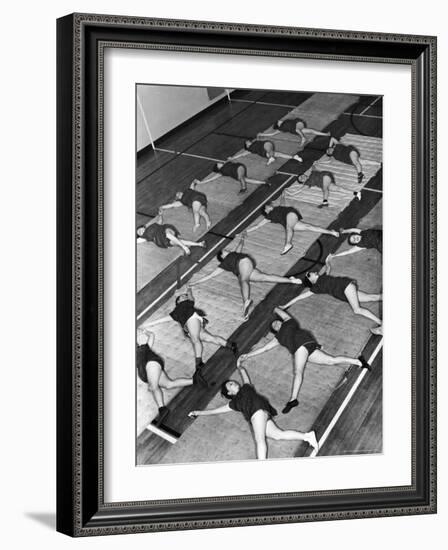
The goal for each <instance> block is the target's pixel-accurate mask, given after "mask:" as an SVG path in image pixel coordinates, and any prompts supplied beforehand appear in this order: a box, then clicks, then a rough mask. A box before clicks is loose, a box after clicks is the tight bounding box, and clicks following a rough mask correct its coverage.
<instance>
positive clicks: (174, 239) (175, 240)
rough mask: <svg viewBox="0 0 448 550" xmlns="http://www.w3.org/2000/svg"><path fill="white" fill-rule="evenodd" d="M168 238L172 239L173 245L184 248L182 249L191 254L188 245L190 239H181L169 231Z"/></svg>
mask: <svg viewBox="0 0 448 550" xmlns="http://www.w3.org/2000/svg"><path fill="white" fill-rule="evenodd" d="M166 238H167V239H168V240H169V241H170V243H171V244H172V245H175V246H178V247H179V248H182V250H183V251H184V252H185V254H186V255H187V256H188V255H189V254H190V249H189V248H188V246H187V243H188V242H189V241H184V240H182V239H179V238H177V237H176V235H174V234H173V233H167V235H166Z"/></svg>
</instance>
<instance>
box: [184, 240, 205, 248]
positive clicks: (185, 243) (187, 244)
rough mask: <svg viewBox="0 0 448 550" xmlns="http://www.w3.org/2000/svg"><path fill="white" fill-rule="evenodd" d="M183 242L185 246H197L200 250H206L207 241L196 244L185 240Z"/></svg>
mask: <svg viewBox="0 0 448 550" xmlns="http://www.w3.org/2000/svg"><path fill="white" fill-rule="evenodd" d="M181 240H182V242H183V244H184V245H186V246H197V247H199V248H205V241H199V242H196V241H187V240H185V239H181Z"/></svg>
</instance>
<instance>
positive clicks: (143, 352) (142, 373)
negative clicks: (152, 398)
mask: <svg viewBox="0 0 448 550" xmlns="http://www.w3.org/2000/svg"><path fill="white" fill-rule="evenodd" d="M150 361H155V362H156V363H159V365H160V366H161V367H162V369H163V368H164V365H165V362H164V360H163V359H162V358H161V357H160V355H158V354H157V353H156V352H155V351H153V350H152V349H151V348H150V347H149V346H148V344H143V345H142V346H137V352H136V363H137V372H138V376H139V378H140V380H142V381H143V382H145V383H147V382H148V375H147V374H146V365H147V364H148V363H149V362H150Z"/></svg>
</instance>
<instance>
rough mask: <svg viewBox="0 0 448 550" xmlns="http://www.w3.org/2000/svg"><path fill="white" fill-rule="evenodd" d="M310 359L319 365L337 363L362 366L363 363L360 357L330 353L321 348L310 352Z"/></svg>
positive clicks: (333, 364) (334, 364)
mask: <svg viewBox="0 0 448 550" xmlns="http://www.w3.org/2000/svg"><path fill="white" fill-rule="evenodd" d="M309 360H310V361H311V362H313V363H317V364H318V365H327V366H329V367H331V366H336V365H355V366H357V367H361V366H362V363H361V361H360V360H359V359H355V358H353V357H346V356H345V355H336V356H334V355H330V354H329V353H326V352H325V351H322V350H321V349H316V350H314V351H313V353H311V354H310V356H309Z"/></svg>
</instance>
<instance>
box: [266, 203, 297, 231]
mask: <svg viewBox="0 0 448 550" xmlns="http://www.w3.org/2000/svg"><path fill="white" fill-rule="evenodd" d="M291 212H294V214H296V216H297V217H298V219H299V220H301V219H302V215H301V214H300V212H299V211H298V210H297V209H296V208H293V207H292V206H275V207H274V208H273V209H272V210H271V211H270V212H269V213H268V214H266V213H264V214H263V215H264V217H265V218H266V219H267V220H269V221H270V222H272V223H279V224H280V225H283V227H286V219H287V217H288V214H290V213H291Z"/></svg>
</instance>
